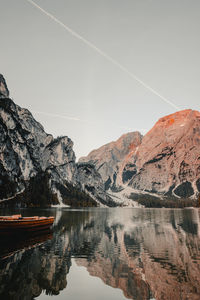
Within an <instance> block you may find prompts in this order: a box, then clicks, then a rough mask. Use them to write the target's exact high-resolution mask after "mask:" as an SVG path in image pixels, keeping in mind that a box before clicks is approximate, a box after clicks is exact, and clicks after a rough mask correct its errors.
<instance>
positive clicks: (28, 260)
mask: <svg viewBox="0 0 200 300" xmlns="http://www.w3.org/2000/svg"><path fill="white" fill-rule="evenodd" d="M46 212H47V211H46ZM43 213H44V212H43ZM51 213H52V211H51ZM54 214H55V217H56V218H55V222H54V228H53V237H52V239H47V240H46V241H43V242H42V243H39V244H38V245H36V246H35V247H33V248H31V247H29V248H28V249H27V248H26V249H23V250H19V251H18V252H16V253H15V254H14V255H12V256H10V257H7V258H4V259H3V260H1V261H0V283H1V284H0V299H16V300H18V299H20V300H21V299H33V298H35V297H38V299H41V300H42V299H46V297H47V296H45V294H46V295H55V296H54V298H55V299H59V298H60V299H64V298H66V299H67V298H69V299H70V300H79V299H85V298H84V297H86V296H85V295H84V290H81V289H82V288H83V287H82V286H81V285H80V286H76V282H75V283H74V282H73V280H76V276H75V279H73V278H74V277H73V274H74V272H75V271H76V272H77V273H76V274H77V280H78V274H79V273H81V272H82V270H83V268H79V267H85V270H87V274H88V275H87V276H88V280H87V276H85V277H84V286H85V290H88V291H89V296H88V297H87V299H88V300H89V299H100V298H98V297H101V292H98V293H97V286H96V285H94V286H92V285H91V284H89V283H90V280H89V278H100V279H101V284H102V286H101V288H102V293H103V289H104V288H105V289H106V286H110V287H113V288H118V289H120V290H121V291H123V294H122V293H121V294H120V295H119V297H118V298H117V296H116V294H115V295H114V292H113V297H112V296H109V300H114V299H115V300H122V299H127V298H128V299H135V300H148V299H156V300H169V299H172V300H174V299H177V300H179V299H184V300H185V299H190V300H193V299H194V300H197V299H200V227H199V226H200V216H199V211H198V210H197V209H120V208H118V209H89V210H67V209H64V210H63V211H61V210H58V211H57V212H56V211H54ZM72 262H73V263H75V264H76V268H75V269H74V268H73V265H72ZM71 270H72V272H70V271H71ZM79 270H81V271H79ZM91 276H92V277H91ZM72 277H73V278H72ZM72 279H73V280H72ZM67 281H68V285H69V287H68V286H67ZM87 284H88V286H87ZM73 286H75V288H76V290H77V289H79V290H80V296H79V297H77V295H75V292H73V293H71V294H70V292H71V291H72V290H73ZM120 290H119V291H120ZM61 291H62V292H61ZM113 291H116V289H113ZM95 293H96V294H95ZM73 295H74V296H73ZM95 295H96V296H95ZM106 299H108V298H106Z"/></svg>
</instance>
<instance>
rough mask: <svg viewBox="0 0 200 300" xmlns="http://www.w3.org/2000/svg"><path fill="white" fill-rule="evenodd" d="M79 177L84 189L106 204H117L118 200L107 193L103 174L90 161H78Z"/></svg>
mask: <svg viewBox="0 0 200 300" xmlns="http://www.w3.org/2000/svg"><path fill="white" fill-rule="evenodd" d="M77 169H78V178H79V182H80V183H81V187H82V189H83V190H85V191H87V192H88V193H89V194H90V196H91V197H93V198H94V199H95V200H97V201H98V202H99V203H101V204H103V205H106V206H111V207H113V206H117V205H116V202H115V201H113V199H112V198H111V197H110V196H109V195H108V194H107V193H106V191H105V189H104V183H103V180H102V178H101V175H100V174H99V172H97V170H96V169H95V166H94V165H93V164H90V163H84V162H83V163H78V164H77Z"/></svg>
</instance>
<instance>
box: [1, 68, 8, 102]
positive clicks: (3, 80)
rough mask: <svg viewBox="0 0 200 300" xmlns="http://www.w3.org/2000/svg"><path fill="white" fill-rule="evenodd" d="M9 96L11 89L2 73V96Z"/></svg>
mask: <svg viewBox="0 0 200 300" xmlns="http://www.w3.org/2000/svg"><path fill="white" fill-rule="evenodd" d="M1 97H9V90H8V88H7V84H6V81H5V79H4V77H3V75H1V74H0V98H1Z"/></svg>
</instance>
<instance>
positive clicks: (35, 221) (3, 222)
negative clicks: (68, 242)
mask: <svg viewBox="0 0 200 300" xmlns="http://www.w3.org/2000/svg"><path fill="white" fill-rule="evenodd" d="M53 222H54V217H38V216H35V217H22V216H21V215H12V216H0V232H2V231H10V232H15V231H33V230H43V229H46V228H49V227H50V226H51V225H52V224H53Z"/></svg>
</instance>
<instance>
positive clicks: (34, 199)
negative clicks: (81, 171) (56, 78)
mask: <svg viewBox="0 0 200 300" xmlns="http://www.w3.org/2000/svg"><path fill="white" fill-rule="evenodd" d="M0 93H1V94H0V96H1V97H0V205H3V206H5V205H10V204H12V203H13V204H14V205H16V204H20V205H23V206H41V205H42V206H44V205H50V204H58V203H59V201H64V203H65V204H70V205H73V204H74V205H81V203H80V202H81V201H82V202H83V203H82V205H96V201H94V200H93V199H92V198H91V197H90V196H89V195H88V193H85V192H84V191H83V190H82V189H81V185H80V183H79V181H78V180H77V178H78V176H77V167H76V163H75V154H74V151H73V142H72V141H71V139H70V138H68V137H67V136H64V137H58V138H56V139H54V138H53V136H52V135H50V134H47V133H46V132H45V131H44V128H43V127H42V125H41V124H39V123H38V122H37V121H36V120H35V119H34V118H33V116H32V114H31V113H30V112H29V111H28V110H27V109H24V108H21V107H19V106H18V105H16V104H15V103H14V102H13V101H12V100H11V99H10V98H8V95H9V92H8V89H7V86H6V82H5V79H4V78H3V76H2V75H1V76H0ZM77 198H79V199H78V200H77ZM80 199H81V201H80ZM8 200H12V201H8ZM72 200H74V202H73V201H72ZM84 202H85V203H84Z"/></svg>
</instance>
